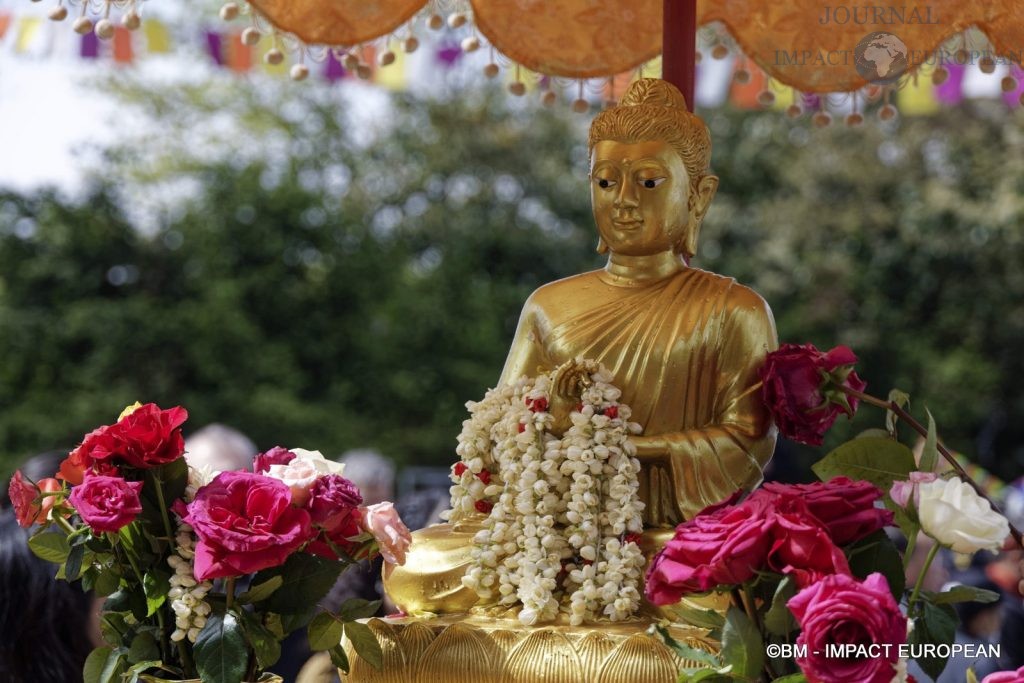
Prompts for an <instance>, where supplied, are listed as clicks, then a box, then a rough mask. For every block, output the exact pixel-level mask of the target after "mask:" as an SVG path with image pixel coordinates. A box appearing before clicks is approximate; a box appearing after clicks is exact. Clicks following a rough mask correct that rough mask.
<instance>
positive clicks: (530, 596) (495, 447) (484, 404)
mask: <svg viewBox="0 0 1024 683" xmlns="http://www.w3.org/2000/svg"><path fill="white" fill-rule="evenodd" d="M577 363H579V364H580V366H581V367H582V368H583V369H584V370H585V372H586V373H587V376H588V377H589V379H590V386H589V387H587V388H586V389H585V390H584V391H583V393H582V396H581V400H580V403H579V405H577V406H576V410H574V411H573V412H572V414H571V420H572V426H571V427H570V428H569V430H568V431H566V433H565V434H564V435H563V436H562V438H558V437H556V436H554V435H553V434H551V433H550V429H551V426H552V424H553V422H554V417H553V416H552V415H551V413H550V412H548V409H549V406H550V391H551V387H552V384H553V382H554V377H555V375H556V372H557V371H556V372H552V373H549V374H547V375H542V376H540V377H538V378H536V379H535V380H532V379H528V378H521V379H519V380H517V381H516V382H513V383H512V384H510V385H505V386H503V387H498V388H496V389H492V390H491V391H489V392H488V393H487V395H486V396H485V397H484V399H483V400H482V401H480V402H470V403H468V404H467V408H468V409H469V411H470V415H471V416H470V419H468V420H466V421H465V422H464V423H463V430H462V433H461V434H460V435H459V447H458V450H457V452H458V454H459V455H460V457H461V458H462V460H461V461H460V462H458V463H456V465H455V467H454V468H453V471H452V481H453V484H454V485H453V486H452V487H451V494H452V509H451V511H450V512H449V515H448V518H449V519H450V520H451V521H452V522H454V523H457V522H459V521H460V520H463V519H466V518H468V517H469V516H470V515H472V514H473V513H474V512H479V513H483V514H487V515H488V517H487V519H486V521H485V523H484V528H483V529H482V530H481V531H480V532H478V533H477V535H476V537H475V538H474V543H475V547H474V549H473V552H472V563H471V565H470V567H469V569H468V571H467V572H466V576H465V577H464V578H463V583H464V584H465V585H466V586H468V587H470V588H472V589H473V590H475V591H476V592H477V594H478V595H480V597H481V598H482V599H483V600H489V601H492V602H495V603H497V604H500V605H505V606H509V607H511V606H514V605H516V604H517V603H518V604H521V605H522V608H521V610H520V612H519V620H520V621H521V622H522V623H523V624H524V625H532V624H535V623H538V622H544V621H551V620H553V619H554V618H555V617H556V616H557V615H558V613H559V612H560V611H563V612H567V613H568V614H569V620H570V623H572V624H574V625H578V624H581V623H583V622H584V621H587V620H596V619H600V618H607V619H611V620H612V621H621V620H623V619H626V618H629V617H630V616H632V615H633V614H634V613H635V612H636V611H637V609H638V608H639V605H640V591H639V585H640V578H641V571H642V568H643V565H644V558H643V555H642V553H641V552H640V548H639V546H638V544H637V541H638V540H639V534H640V532H641V531H642V521H641V516H640V513H641V512H642V510H643V503H642V502H641V501H640V500H639V496H638V490H639V481H638V479H637V474H638V473H639V471H640V464H639V462H638V461H637V460H636V458H635V457H634V456H635V453H636V451H635V447H634V445H633V444H632V443H631V442H630V441H629V434H630V433H638V432H639V431H640V426H639V425H637V424H636V423H631V422H629V417H630V411H629V408H628V407H627V406H625V405H622V404H619V403H618V399H619V397H620V396H621V391H619V389H617V388H616V387H614V386H613V385H612V384H611V380H612V377H611V375H610V373H609V372H608V371H607V370H605V369H604V368H603V367H601V366H600V365H599V364H598V363H596V362H594V361H577Z"/></svg>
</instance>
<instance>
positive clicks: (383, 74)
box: [373, 41, 408, 90]
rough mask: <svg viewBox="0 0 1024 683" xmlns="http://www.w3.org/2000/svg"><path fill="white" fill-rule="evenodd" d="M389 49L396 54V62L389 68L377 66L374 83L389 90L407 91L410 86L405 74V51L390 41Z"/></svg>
mask: <svg viewBox="0 0 1024 683" xmlns="http://www.w3.org/2000/svg"><path fill="white" fill-rule="evenodd" d="M388 49H389V50H391V51H392V52H394V53H395V61H393V62H392V63H391V64H388V65H387V66H377V69H376V71H374V74H373V81H374V83H376V84H377V85H379V86H381V87H382V88H387V89H388V90H405V87H406V85H407V84H408V81H407V78H406V73H405V60H406V54H405V50H403V49H401V47H399V46H398V45H395V44H393V43H392V42H390V41H389V42H388Z"/></svg>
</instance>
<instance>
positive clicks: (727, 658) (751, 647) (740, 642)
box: [721, 607, 764, 680]
mask: <svg viewBox="0 0 1024 683" xmlns="http://www.w3.org/2000/svg"><path fill="white" fill-rule="evenodd" d="M721 657H722V661H723V662H724V663H725V664H726V665H731V666H732V673H734V674H735V675H737V676H740V677H742V678H748V679H751V680H753V679H757V678H758V676H760V675H761V667H762V666H764V642H763V641H762V640H761V633H760V632H759V631H758V630H757V627H756V626H754V624H753V622H751V621H750V618H749V617H748V616H747V615H746V614H745V613H743V612H742V611H741V610H739V609H738V608H736V607H730V608H729V611H728V612H726V614H725V626H724V627H723V628H722V653H721Z"/></svg>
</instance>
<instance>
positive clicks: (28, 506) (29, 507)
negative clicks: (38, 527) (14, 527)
mask: <svg viewBox="0 0 1024 683" xmlns="http://www.w3.org/2000/svg"><path fill="white" fill-rule="evenodd" d="M60 489H61V485H60V482H59V481H57V480H56V479H53V478H52V477H49V478H46V479H40V480H39V483H38V484H33V483H32V482H31V481H29V480H28V479H26V478H25V477H24V475H22V473H21V470H18V471H17V472H15V473H14V476H13V477H11V483H10V485H9V486H8V487H7V497H8V498H10V499H11V505H12V506H13V507H14V516H15V518H17V521H18V524H19V525H21V526H23V527H25V528H26V529H27V528H29V527H30V526H32V525H33V524H42V523H43V522H45V521H46V519H47V517H49V515H50V510H51V509H53V502H54V497H53V496H45V497H42V498H40V496H41V495H42V494H43V493H53V492H56V491H60Z"/></svg>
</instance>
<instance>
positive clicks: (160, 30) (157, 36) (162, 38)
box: [142, 19, 171, 54]
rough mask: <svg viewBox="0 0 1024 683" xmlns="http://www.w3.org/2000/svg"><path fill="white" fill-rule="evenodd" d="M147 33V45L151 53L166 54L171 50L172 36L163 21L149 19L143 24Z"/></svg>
mask: <svg viewBox="0 0 1024 683" xmlns="http://www.w3.org/2000/svg"><path fill="white" fill-rule="evenodd" d="M142 31H143V33H145V34H146V47H147V48H148V51H149V53H150V54H166V53H168V52H170V51H171V36H170V34H169V33H168V31H167V26H165V25H164V23H163V22H162V21H158V20H156V19H147V20H146V21H145V22H144V23H143V24H142Z"/></svg>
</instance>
